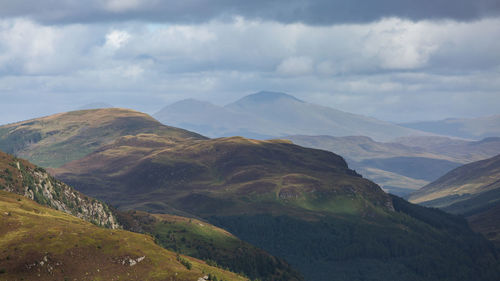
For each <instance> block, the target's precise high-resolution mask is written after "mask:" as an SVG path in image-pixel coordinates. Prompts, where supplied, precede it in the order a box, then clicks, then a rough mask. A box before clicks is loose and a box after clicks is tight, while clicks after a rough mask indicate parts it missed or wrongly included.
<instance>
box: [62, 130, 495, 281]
mask: <svg viewBox="0 0 500 281" xmlns="http://www.w3.org/2000/svg"><path fill="white" fill-rule="evenodd" d="M142 142H144V143H145V145H143V146H141V145H140V143H142ZM131 143H133V144H134V145H133V146H132V145H130V144H131ZM153 143H154V144H156V145H152V144H153ZM160 143H161V138H160V137H158V136H154V135H138V136H129V137H125V138H122V139H119V140H117V141H116V142H115V143H114V144H112V145H109V146H106V147H104V148H103V149H101V150H100V151H98V152H95V153H93V154H91V155H89V156H87V157H85V158H83V159H81V160H79V161H74V162H72V163H68V164H67V165H65V166H63V167H62V168H60V169H57V170H55V172H57V175H58V176H59V177H61V178H64V179H65V180H67V181H69V182H71V183H73V184H74V185H75V186H77V187H78V188H80V189H81V190H85V191H86V192H89V193H90V194H97V193H100V196H104V198H106V199H107V200H111V201H112V202H114V203H115V204H117V205H118V206H119V207H120V208H123V209H129V208H135V209H143V210H149V211H155V212H172V211H179V212H186V213H191V214H194V215H196V216H198V217H202V218H204V219H207V220H208V221H210V222H212V223H214V224H216V225H218V226H220V227H223V228H225V229H228V230H230V231H231V232H232V233H235V234H236V235H237V236H238V237H241V238H242V239H244V240H246V241H248V242H250V243H252V244H254V245H257V246H259V247H261V248H263V249H264V250H266V251H268V252H270V253H271V254H273V255H276V256H279V257H282V258H284V259H286V260H287V261H288V262H290V263H291V264H292V265H293V266H295V267H297V268H298V269H299V270H300V271H301V272H302V273H303V274H304V276H305V277H306V279H307V280H321V279H328V278H329V276H336V278H337V277H338V280H365V279H367V278H370V280H387V278H393V279H397V280H422V279H425V280H468V279H470V278H476V279H477V280H496V278H497V277H498V276H500V275H499V271H498V259H497V253H496V252H495V249H494V248H493V247H492V246H491V245H490V244H488V242H487V241H486V240H485V239H484V238H482V237H480V236H478V235H477V234H475V233H473V232H472V231H471V230H470V229H469V228H468V226H467V223H466V222H465V221H463V220H460V219H458V218H456V217H453V216H448V215H445V214H444V213H442V212H439V211H432V210H427V209H426V208H421V207H417V206H414V205H411V204H409V203H405V201H404V200H402V199H395V198H392V197H390V196H389V195H387V194H386V193H384V192H383V191H382V190H381V189H380V188H379V187H378V186H376V185H375V184H373V183H372V182H370V181H368V180H366V179H363V178H362V177H360V176H359V175H358V174H356V173H355V172H354V171H352V170H349V169H348V168H347V165H346V163H345V161H344V160H343V159H342V158H341V157H339V156H337V155H335V154H333V153H330V152H326V151H322V150H314V149H307V148H303V147H299V146H296V145H293V144H290V143H289V142H286V141H277V140H275V141H256V140H248V139H244V138H222V139H214V140H200V141H191V142H183V143H181V144H176V145H174V146H172V145H169V146H161V145H160ZM104 187H106V188H107V189H106V190H107V191H109V193H103V188H104ZM394 202H396V203H394ZM394 204H399V205H398V206H399V207H398V208H399V209H398V208H397V207H396V205H394ZM402 206H403V207H402ZM414 208H417V209H416V211H415V210H414ZM419 208H421V209H419ZM436 217H437V218H436ZM441 225H445V226H441ZM167 229H169V230H167V233H168V231H172V232H171V234H172V233H174V231H176V230H175V227H172V228H167ZM163 233H165V231H164V232H163ZM181 239H182V236H181ZM170 246H171V247H173V246H174V245H172V244H170ZM186 247H187V246H185V245H183V246H182V247H180V248H181V250H187V249H186ZM470 249H474V250H470ZM437 264H440V265H441V266H440V267H438V266H436V265H437ZM483 265H484V266H483Z"/></svg>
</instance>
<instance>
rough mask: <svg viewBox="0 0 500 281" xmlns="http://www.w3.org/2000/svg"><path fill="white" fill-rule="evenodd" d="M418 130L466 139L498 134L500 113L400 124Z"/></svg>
mask: <svg viewBox="0 0 500 281" xmlns="http://www.w3.org/2000/svg"><path fill="white" fill-rule="evenodd" d="M401 125H402V126H404V127H407V128H411V129H416V130H420V131H425V132H430V133H435V134H440V135H448V136H454V137H461V138H468V139H483V138H487V137H498V136H500V115H492V116H486V117H480V118H470V119H445V120H438V121H425V122H413V123H405V124H401Z"/></svg>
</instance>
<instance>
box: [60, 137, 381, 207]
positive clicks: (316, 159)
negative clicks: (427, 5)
mask: <svg viewBox="0 0 500 281" xmlns="http://www.w3.org/2000/svg"><path fill="white" fill-rule="evenodd" d="M160 140H161V138H158V136H154V135H139V136H136V137H126V138H123V139H119V140H117V141H116V142H115V143H114V144H112V145H110V146H107V147H105V148H103V149H101V150H100V151H98V152H96V153H93V154H91V155H89V156H88V157H85V158H83V159H81V160H79V161H74V162H72V163H69V164H67V165H65V166H63V167H61V168H60V169H57V170H54V172H55V173H56V175H57V176H58V177H59V178H61V179H63V180H64V181H65V182H69V183H71V184H74V185H75V186H76V187H77V188H78V189H79V190H81V191H83V192H85V193H86V194H90V195H98V196H99V197H100V198H104V199H106V200H109V201H110V202H112V203H113V204H114V205H116V206H119V207H120V208H122V209H129V208H134V209H144V210H147V211H154V212H165V211H170V209H171V208H175V209H180V210H183V211H186V212H190V213H194V214H197V213H203V214H204V215H205V216H206V215H210V214H221V213H230V214H238V213H245V214H247V213H262V212H269V213H286V214H290V213H289V212H292V213H295V214H296V215H298V216H302V217H306V216H307V215H308V214H316V213H317V212H326V213H339V212H340V213H363V212H370V210H372V209H373V208H374V207H375V206H386V205H387V204H389V207H390V200H389V197H388V196H387V195H386V194H385V193H384V192H383V191H382V190H381V189H380V188H379V187H378V186H376V185H375V184H373V183H372V182H370V181H368V180H365V179H363V178H362V177H361V176H359V175H358V174H356V173H355V172H354V171H352V170H350V169H348V167H347V165H346V163H345V161H344V160H343V159H342V158H341V157H340V156H338V155H335V154H333V153H329V152H325V151H321V150H314V149H308V148H303V147H300V146H296V145H293V144H290V143H288V142H286V141H256V140H248V139H244V138H239V137H234V138H222V139H214V140H203V141H191V142H187V141H186V142H183V143H181V144H177V145H175V146H172V145H168V146H160V145H155V146H153V145H150V144H151V143H152V142H154V141H157V142H160ZM141 142H143V143H145V145H143V146H141V145H140V143H141ZM130 143H133V144H134V145H133V146H131V145H130ZM103 187H106V189H103Z"/></svg>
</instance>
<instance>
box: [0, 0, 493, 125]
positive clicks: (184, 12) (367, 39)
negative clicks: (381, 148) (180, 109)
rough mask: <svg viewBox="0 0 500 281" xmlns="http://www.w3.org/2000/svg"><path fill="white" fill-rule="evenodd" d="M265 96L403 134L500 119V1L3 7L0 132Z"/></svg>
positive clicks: (192, 1)
mask: <svg viewBox="0 0 500 281" xmlns="http://www.w3.org/2000/svg"><path fill="white" fill-rule="evenodd" d="M260 90H272V91H281V92H286V93H289V94H292V95H294V96H296V97H298V98H300V99H302V100H305V101H309V102H313V103H319V104H322V105H327V106H331V107H334V108H337V109H341V110H345V111H349V112H353V113H358V114H363V115H368V116H373V117H376V118H379V119H383V120H388V121H394V122H405V121H413V120H431V119H442V118H446V117H475V116H483V115H492V114H500V0H420V1H412V0H377V1H374V0H315V1H313V0H310V1H305V0H274V1H273V0H254V1H235V0H219V1H208V0H183V1H177V0H175V1H160V0H99V1H98V0H87V1H81V0H50V1H38V0H16V1H12V0H0V98H1V99H0V124H4V123H8V122H13V121H18V120H24V119H28V118H31V117H38V116H42V115H47V114H52V113H56V112H61V111H67V110H72V109H75V108H78V107H80V106H82V105H84V104H87V103H92V102H105V103H110V104H112V105H115V106H120V107H128V108H134V109H137V110H141V111H144V112H147V113H154V112H156V111H158V110H159V109H160V108H161V107H163V106H164V105H167V104H169V103H172V102H174V101H178V100H181V99H184V98H196V99H200V100H206V101H211V102H213V103H215V104H220V105H224V104H227V103H229V102H232V101H235V100H237V99H238V98H240V97H242V96H244V95H247V94H250V93H254V92H257V91H260Z"/></svg>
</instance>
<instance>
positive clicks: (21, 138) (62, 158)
mask: <svg viewBox="0 0 500 281" xmlns="http://www.w3.org/2000/svg"><path fill="white" fill-rule="evenodd" d="M138 133H155V134H158V135H161V136H164V137H167V138H169V139H171V140H172V141H176V140H180V139H185V138H195V139H203V137H202V136H200V135H198V134H195V133H192V132H188V131H185V130H182V129H177V128H173V127H168V126H164V125H162V124H160V123H159V122H158V121H156V120H155V119H153V118H151V117H150V116H148V115H147V114H144V113H141V112H137V111H133V110H129V109H120V108H106V109H94V110H80V111H72V112H67V113H61V114H56V115H51V116H48V117H43V118H37V119H33V120H29V121H23V122H19V123H14V124H10V125H5V126H1V127H0V150H2V151H4V152H7V153H10V154H14V155H16V156H18V157H21V158H24V159H27V160H29V161H31V162H32V163H35V164H37V165H40V166H43V167H58V166H61V165H63V164H65V163H67V162H70V161H72V160H76V159H80V158H82V157H83V156H85V155H88V154H89V153H91V152H93V151H95V150H96V149H98V148H99V147H101V146H103V145H105V144H108V143H110V142H112V141H114V140H115V139H116V138H117V137H119V136H124V135H130V134H132V135H133V134H138Z"/></svg>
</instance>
